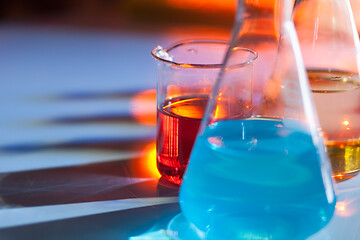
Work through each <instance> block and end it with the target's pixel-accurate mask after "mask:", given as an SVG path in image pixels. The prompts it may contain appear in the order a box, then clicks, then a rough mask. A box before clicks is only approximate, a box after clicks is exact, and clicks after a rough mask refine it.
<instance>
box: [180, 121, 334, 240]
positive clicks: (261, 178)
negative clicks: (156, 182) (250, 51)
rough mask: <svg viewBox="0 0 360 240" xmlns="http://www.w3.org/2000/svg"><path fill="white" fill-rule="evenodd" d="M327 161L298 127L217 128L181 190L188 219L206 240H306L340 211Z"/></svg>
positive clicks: (231, 124)
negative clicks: (337, 209)
mask: <svg viewBox="0 0 360 240" xmlns="http://www.w3.org/2000/svg"><path fill="white" fill-rule="evenodd" d="M321 156H322V155H321V154H319V152H318V149H317V148H316V147H315V146H314V144H313V141H312V137H311V135H310V134H309V132H308V130H307V128H306V127H305V125H303V124H302V123H300V122H299V121H296V120H291V119H283V120H277V119H268V118H249V119H245V120H226V121H221V122H216V123H213V124H212V125H210V126H208V127H207V128H206V129H205V130H204V132H203V134H202V135H200V136H199V137H198V138H197V140H196V143H195V145H194V148H193V152H192V155H191V157H190V163H189V165H188V168H187V171H186V174H185V177H184V180H183V183H182V186H181V191H180V205H181V209H182V213H183V215H184V217H185V219H186V220H187V221H188V222H189V223H191V224H193V225H195V226H196V228H198V229H199V230H200V231H202V232H203V233H205V235H204V236H207V237H206V239H305V238H306V237H308V236H310V235H312V234H313V233H315V232H317V231H318V230H320V229H321V228H322V227H324V226H325V225H326V224H327V223H328V222H329V220H330V219H331V217H332V215H333V213H334V209H335V202H336V201H335V194H334V189H333V186H332V180H331V172H330V171H329V169H328V166H327V162H326V159H321V158H322V157H321Z"/></svg>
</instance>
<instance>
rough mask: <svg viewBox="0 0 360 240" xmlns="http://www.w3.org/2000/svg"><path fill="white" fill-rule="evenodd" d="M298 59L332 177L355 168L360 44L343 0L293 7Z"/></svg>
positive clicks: (359, 160) (359, 159) (359, 146)
mask: <svg viewBox="0 0 360 240" xmlns="http://www.w3.org/2000/svg"><path fill="white" fill-rule="evenodd" d="M293 19H294V23H295V26H296V30H297V33H298V38H299V42H300V46H301V52H302V56H303V59H304V64H305V67H306V70H307V73H308V76H309V80H310V85H311V90H312V92H313V98H314V103H315V106H316V109H317V112H318V116H319V120H320V126H321V128H322V130H323V132H324V136H325V142H326V147H327V151H328V153H329V157H330V160H331V163H332V168H333V172H334V177H335V178H336V179H337V180H338V181H343V180H346V179H349V178H351V177H353V176H355V175H357V174H358V173H359V170H360V154H359V150H360V141H359V137H360V113H359V111H358V109H359V108H360V102H359V99H360V77H359V70H360V47H359V46H360V44H359V36H358V33H357V31H356V26H355V21H354V16H353V14H352V11H351V7H350V3H349V1H348V0H346V1H345V0H341V1H339V0H303V1H299V2H298V3H297V4H296V5H295V8H294V15H293Z"/></svg>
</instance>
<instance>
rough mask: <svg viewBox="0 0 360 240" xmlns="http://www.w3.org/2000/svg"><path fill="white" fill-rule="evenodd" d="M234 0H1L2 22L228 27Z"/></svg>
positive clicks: (148, 27)
mask: <svg viewBox="0 0 360 240" xmlns="http://www.w3.org/2000/svg"><path fill="white" fill-rule="evenodd" d="M235 6H236V0H222V1H219V0H197V1H191V0H180V1H177V0H152V1H148V0H105V1H102V0H89V1H86V0H76V1H71V0H64V1H63V0H54V1H46V0H31V1H27V0H16V1H12V0H2V1H1V2H0V19H1V21H2V22H13V23H14V22H16V23H34V24H35V23H36V24H42V25H51V26H63V27H73V28H99V29H111V30H130V31H145V32H153V31H156V32H164V31H166V30H167V29H168V28H179V27H184V28H186V27H196V26H205V27H208V28H211V29H221V30H225V31H228V30H229V29H231V26H232V21H233V17H234V13H235Z"/></svg>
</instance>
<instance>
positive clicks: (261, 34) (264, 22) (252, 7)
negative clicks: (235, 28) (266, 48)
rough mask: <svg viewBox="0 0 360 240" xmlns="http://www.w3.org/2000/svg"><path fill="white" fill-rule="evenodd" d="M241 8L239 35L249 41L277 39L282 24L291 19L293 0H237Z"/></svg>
mask: <svg viewBox="0 0 360 240" xmlns="http://www.w3.org/2000/svg"><path fill="white" fill-rule="evenodd" d="M238 4H239V6H242V7H243V8H244V9H243V12H242V14H243V17H242V19H243V26H242V29H241V31H240V33H239V37H241V38H243V37H245V39H243V41H245V44H246V41H247V40H246V38H249V39H248V41H250V42H260V41H278V39H279V36H280V32H281V27H282V24H283V23H284V22H285V21H288V20H291V13H292V7H293V5H294V1H293V0H238Z"/></svg>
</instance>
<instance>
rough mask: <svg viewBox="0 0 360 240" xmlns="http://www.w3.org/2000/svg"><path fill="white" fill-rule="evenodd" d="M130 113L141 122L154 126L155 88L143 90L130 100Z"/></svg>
mask: <svg viewBox="0 0 360 240" xmlns="http://www.w3.org/2000/svg"><path fill="white" fill-rule="evenodd" d="M130 104H131V114H132V116H133V117H134V118H135V119H136V120H137V121H138V122H139V123H141V124H144V125H150V126H156V90H155V89H150V90H145V91H143V92H140V93H138V94H136V95H135V96H134V97H133V98H132V100H131V103H130Z"/></svg>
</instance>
